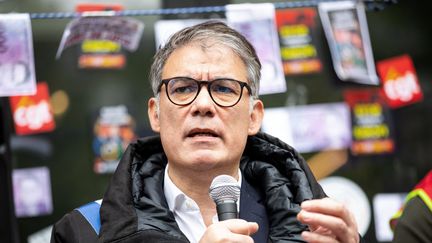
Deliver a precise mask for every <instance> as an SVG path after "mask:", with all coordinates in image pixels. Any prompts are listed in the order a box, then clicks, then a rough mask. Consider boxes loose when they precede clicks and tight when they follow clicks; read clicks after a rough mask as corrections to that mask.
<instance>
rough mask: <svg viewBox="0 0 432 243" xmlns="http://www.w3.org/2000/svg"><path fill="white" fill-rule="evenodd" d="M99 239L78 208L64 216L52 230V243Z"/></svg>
mask: <svg viewBox="0 0 432 243" xmlns="http://www.w3.org/2000/svg"><path fill="white" fill-rule="evenodd" d="M97 239H98V236H97V234H96V232H95V231H94V230H93V228H92V226H91V225H90V224H89V222H88V221H87V220H86V219H85V218H84V217H83V216H82V215H81V213H79V212H78V211H77V210H73V211H72V212H70V213H68V214H66V215H65V216H63V218H61V219H60V220H59V221H58V222H57V223H55V224H54V226H53V229H52V232H51V243H84V242H85V243H92V242H97Z"/></svg>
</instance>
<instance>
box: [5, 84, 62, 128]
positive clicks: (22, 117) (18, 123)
mask: <svg viewBox="0 0 432 243" xmlns="http://www.w3.org/2000/svg"><path fill="white" fill-rule="evenodd" d="M9 100H10V105H11V110H12V115H13V120H14V124H15V133H16V134H17V135H28V134H35V133H41V132H50V131H53V130H54V129H55V122H54V116H53V112H52V108H51V103H50V96H49V91H48V85H47V84H46V83H45V82H40V83H38V85H37V93H36V94H35V95H33V96H14V97H10V98H9Z"/></svg>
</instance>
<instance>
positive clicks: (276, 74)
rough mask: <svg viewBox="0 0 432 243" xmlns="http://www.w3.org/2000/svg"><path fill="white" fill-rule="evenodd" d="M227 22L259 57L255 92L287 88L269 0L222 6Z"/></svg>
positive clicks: (273, 15) (267, 92)
mask: <svg viewBox="0 0 432 243" xmlns="http://www.w3.org/2000/svg"><path fill="white" fill-rule="evenodd" d="M226 17H227V22H228V25H230V26H231V27H232V28H234V29H236V30H237V31H238V32H240V33H241V34H243V35H244V36H245V37H246V39H247V40H248V41H249V42H250V43H251V44H252V45H253V46H254V48H255V51H256V53H257V55H258V57H259V59H260V61H261V66H262V68H261V81H260V89H259V94H260V95H264V94H272V93H283V92H285V91H286V90H287V88H286V82H285V75H284V72H283V66H282V60H281V58H280V46H279V37H278V32H277V29H276V23H275V9H274V5H273V4H271V3H262V4H229V5H227V6H226Z"/></svg>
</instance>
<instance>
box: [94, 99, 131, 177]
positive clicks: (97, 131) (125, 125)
mask: <svg viewBox="0 0 432 243" xmlns="http://www.w3.org/2000/svg"><path fill="white" fill-rule="evenodd" d="M136 138H137V135H136V133H135V119H134V118H133V117H132V116H131V115H130V114H129V111H128V109H127V107H126V106H124V105H117V106H104V107H102V108H100V110H99V112H98V115H97V117H96V120H95V121H94V123H93V143H92V147H93V153H94V156H95V158H94V171H95V172H96V173H98V174H104V173H113V172H114V171H115V169H116V168H117V165H118V162H119V160H120V158H121V156H122V155H123V152H124V151H125V150H126V148H127V146H128V145H129V143H131V142H132V141H133V140H135V139H136Z"/></svg>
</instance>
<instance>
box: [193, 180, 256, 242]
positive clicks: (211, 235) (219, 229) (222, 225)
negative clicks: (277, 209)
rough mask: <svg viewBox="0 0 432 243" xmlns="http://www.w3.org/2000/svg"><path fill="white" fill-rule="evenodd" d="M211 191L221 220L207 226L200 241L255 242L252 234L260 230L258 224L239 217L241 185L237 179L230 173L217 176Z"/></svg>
mask: <svg viewBox="0 0 432 243" xmlns="http://www.w3.org/2000/svg"><path fill="white" fill-rule="evenodd" d="M209 193H210V197H211V198H212V199H213V201H214V202H215V203H216V210H217V214H218V218H219V222H217V223H214V224H212V225H210V226H209V227H208V228H207V230H206V231H205V233H204V235H203V237H202V238H201V240H200V242H202V243H204V242H206V243H209V242H253V239H252V237H250V235H252V234H254V233H255V232H257V231H258V224H257V223H252V222H247V221H245V220H243V219H238V210H237V202H238V199H239V197H240V186H239V185H238V183H237V181H236V180H235V179H234V178H233V177H231V176H228V175H220V176H217V177H215V178H214V179H213V181H212V183H211V186H210V189H209Z"/></svg>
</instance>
